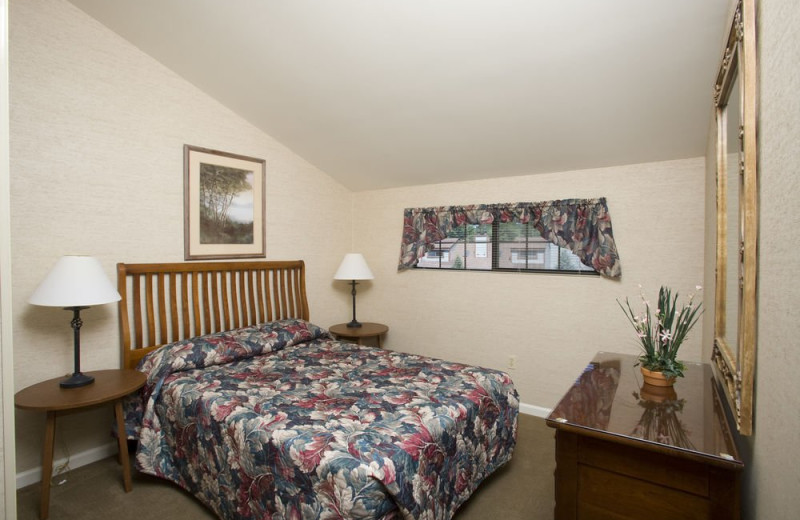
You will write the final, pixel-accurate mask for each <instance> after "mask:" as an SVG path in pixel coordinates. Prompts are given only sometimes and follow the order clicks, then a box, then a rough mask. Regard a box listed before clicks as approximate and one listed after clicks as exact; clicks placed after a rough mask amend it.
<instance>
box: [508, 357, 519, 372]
mask: <svg viewBox="0 0 800 520" xmlns="http://www.w3.org/2000/svg"><path fill="white" fill-rule="evenodd" d="M507 368H508V369H509V370H514V369H515V368H517V356H508V365H507Z"/></svg>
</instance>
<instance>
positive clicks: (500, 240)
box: [415, 220, 597, 274]
mask: <svg viewBox="0 0 800 520" xmlns="http://www.w3.org/2000/svg"><path fill="white" fill-rule="evenodd" d="M415 267H417V268H422V269H466V270H469V271H530V272H540V271H557V272H562V273H585V274H590V273H591V274H597V272H596V271H595V270H594V269H592V268H591V267H589V266H586V265H584V264H583V263H581V261H580V259H579V258H578V257H577V256H575V255H574V254H573V253H572V252H571V251H569V250H568V249H566V248H563V247H559V246H557V245H555V244H553V243H551V242H549V241H547V240H545V239H544V238H542V236H541V234H540V233H539V231H538V230H537V229H536V228H534V227H533V226H532V225H531V224H529V223H524V224H523V223H519V222H498V221H497V220H495V221H494V222H493V223H492V224H464V225H462V226H458V227H456V228H454V229H452V230H451V231H450V232H449V233H448V234H447V237H446V238H444V239H442V240H440V241H437V242H434V243H433V248H432V249H431V250H429V251H428V252H427V253H426V254H425V256H424V257H422V258H420V259H419V260H418V261H417V264H416V266H415Z"/></svg>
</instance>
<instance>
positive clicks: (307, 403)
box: [117, 261, 519, 519]
mask: <svg viewBox="0 0 800 520" xmlns="http://www.w3.org/2000/svg"><path fill="white" fill-rule="evenodd" d="M117 269H118V273H117V275H118V289H119V292H120V295H121V296H122V299H121V301H120V312H119V315H120V331H121V344H122V365H123V367H125V368H136V369H138V370H141V371H143V372H145V373H146V374H147V376H148V378H147V383H146V385H145V387H144V388H143V389H142V391H141V393H139V394H137V395H135V396H133V397H132V398H130V399H129V401H128V403H127V404H126V417H127V421H126V430H127V431H126V433H127V435H128V436H129V438H132V439H135V440H137V441H138V443H137V450H136V467H137V469H138V470H139V471H141V472H144V473H147V474H150V475H154V476H157V477H161V478H164V479H167V480H169V481H172V482H174V483H176V484H178V485H179V486H181V487H183V488H184V489H186V490H187V491H189V492H190V493H192V494H193V495H195V496H196V497H197V498H198V499H199V500H200V501H202V502H203V503H204V504H205V505H206V506H208V507H209V508H210V509H211V510H212V511H213V512H214V513H215V514H216V515H218V516H219V517H220V518H226V519H233V518H236V519H250V518H252V519H255V518H259V519H261V518H297V519H299V518H309V519H313V518H319V519H329V518H354V519H355V518H359V519H360V518H364V519H370V518H376V519H377V518H384V519H391V518H421V519H447V518H451V517H452V516H453V515H454V514H455V512H456V511H457V510H458V508H459V506H461V505H462V504H463V503H464V502H465V501H466V500H467V499H468V498H469V497H470V495H471V494H472V492H473V491H475V489H476V488H477V487H478V485H479V484H480V483H481V482H482V481H483V480H484V479H485V478H486V477H487V476H489V475H490V474H491V473H493V472H494V471H495V470H497V469H498V468H500V467H501V466H503V465H504V464H505V463H506V462H508V461H509V460H510V458H511V455H512V452H513V450H514V446H515V442H516V431H517V414H518V408H519V405H518V396H517V392H516V390H515V389H514V385H513V382H512V381H511V379H510V377H509V376H508V375H507V374H505V373H503V372H500V371H496V370H490V369H484V368H479V367H474V366H469V365H465V364H460V363H452V362H447V361H443V360H437V359H432V358H427V357H423V356H417V355H410V354H403V353H399V352H394V351H390V350H384V349H380V348H375V347H370V346H359V345H354V344H351V343H347V342H344V341H337V340H335V339H334V338H333V337H332V336H331V335H330V334H329V333H328V332H327V331H326V330H325V329H323V328H321V327H319V326H317V325H314V324H313V323H311V322H310V321H309V310H308V301H307V296H306V288H305V265H304V263H303V262H302V261H286V262H274V261H271V262H206V263H191V264H188V263H176V264H118V266H117Z"/></svg>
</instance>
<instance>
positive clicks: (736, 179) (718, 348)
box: [711, 0, 758, 435]
mask: <svg viewBox="0 0 800 520" xmlns="http://www.w3.org/2000/svg"><path fill="white" fill-rule="evenodd" d="M755 1H756V0H740V1H739V2H738V4H737V6H736V11H735V14H734V17H733V22H732V24H731V28H730V32H729V34H728V40H727V45H726V48H725V53H724V54H723V58H722V65H721V66H720V69H719V73H718V75H717V81H716V85H715V89H714V104H715V106H716V126H717V273H716V284H717V287H716V294H715V312H716V314H715V319H714V348H713V352H712V356H711V359H712V366H713V367H714V372H715V376H716V378H717V380H718V381H720V382H721V383H722V387H723V389H724V391H725V396H726V398H727V401H728V404H729V405H730V410H731V412H732V414H733V416H734V418H735V420H736V426H737V428H738V429H739V432H740V433H741V434H743V435H750V434H751V433H752V430H753V383H754V373H755V356H756V274H757V261H758V256H757V239H758V236H757V235H758V183H757V172H756V166H757V161H756V153H757V146H756V144H757V143H756V124H757V120H756V114H757V107H756V99H757V98H756V33H755V30H756V24H755Z"/></svg>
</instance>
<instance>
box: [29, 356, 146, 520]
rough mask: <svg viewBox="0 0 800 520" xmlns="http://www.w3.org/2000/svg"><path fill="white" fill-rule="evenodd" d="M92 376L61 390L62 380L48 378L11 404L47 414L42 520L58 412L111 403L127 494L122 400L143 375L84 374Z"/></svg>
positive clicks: (129, 372) (128, 372) (46, 512)
mask: <svg viewBox="0 0 800 520" xmlns="http://www.w3.org/2000/svg"><path fill="white" fill-rule="evenodd" d="M86 374H88V375H91V376H94V382H93V383H91V384H88V385H86V386H80V387H77V388H61V386H59V383H60V382H61V380H62V379H64V378H63V377H58V378H55V379H49V380H47V381H43V382H41V383H37V384H35V385H32V386H29V387H28V388H25V389H24V390H20V391H19V392H17V394H16V395H15V396H14V405H15V406H16V407H17V408H21V409H23V410H35V411H40V412H46V413H47V424H46V427H45V434H44V446H43V448H42V498H41V507H40V510H39V518H41V519H42V520H45V519H46V518H47V517H48V516H49V510H50V480H51V478H52V476H53V448H54V445H55V440H56V438H55V437H56V436H55V434H56V416H57V415H59V414H60V413H67V412H70V411H75V410H80V409H85V408H90V407H93V406H98V405H102V404H105V403H108V402H111V401H113V402H114V415H115V417H116V420H117V430H118V432H120V433H119V435H117V437H118V440H119V454H120V455H119V456H120V462H121V463H122V478H123V483H124V485H125V491H126V492H130V491H131V489H132V487H133V486H132V484H131V467H130V460H129V458H128V441H127V439H126V438H125V416H124V415H123V412H122V398H123V397H125V396H126V395H128V394H130V393H132V392H135V391H136V390H138V389H139V388H141V387H142V386H143V385H144V383H145V381H146V379H147V378H146V376H145V375H144V374H143V373H141V372H139V371H138V370H99V371H96V372H86Z"/></svg>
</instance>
